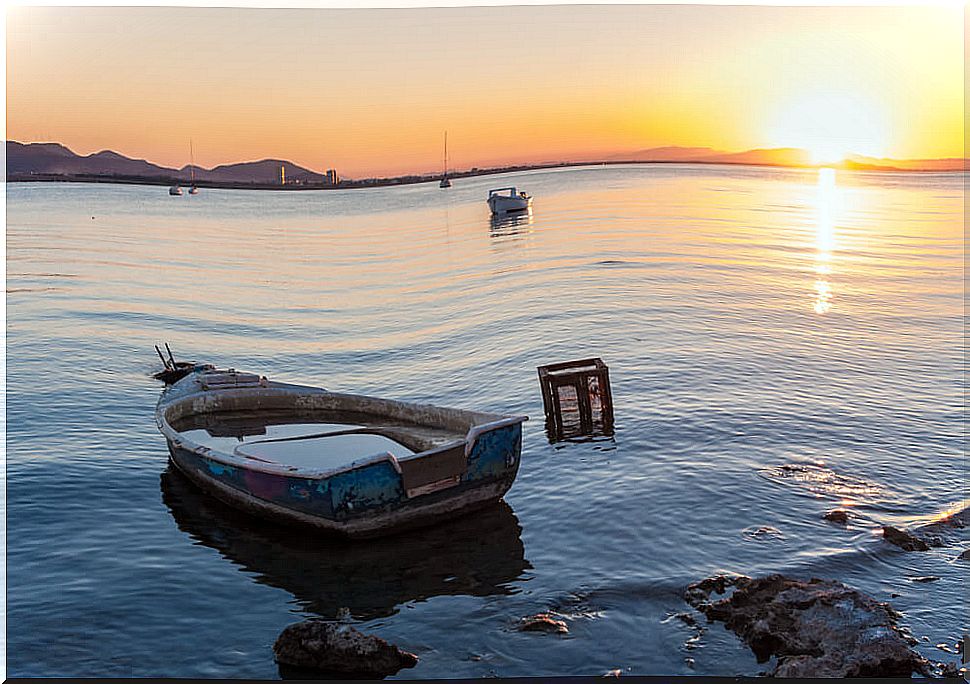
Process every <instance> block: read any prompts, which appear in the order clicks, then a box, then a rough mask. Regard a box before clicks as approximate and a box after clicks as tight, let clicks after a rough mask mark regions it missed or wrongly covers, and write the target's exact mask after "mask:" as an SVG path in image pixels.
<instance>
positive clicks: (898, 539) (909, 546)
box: [882, 525, 930, 551]
mask: <svg viewBox="0 0 970 684" xmlns="http://www.w3.org/2000/svg"><path fill="white" fill-rule="evenodd" d="M882 537H883V539H885V540H886V541H887V542H889V543H890V544H895V545H896V546H898V547H899V548H901V549H902V550H903V551H929V550H930V547H929V544H927V543H926V542H925V541H923V540H922V539H920V538H919V537H917V536H915V535H913V534H910V533H909V532H906V531H904V530H901V529H899V528H898V527H893V526H892V525H883V528H882Z"/></svg>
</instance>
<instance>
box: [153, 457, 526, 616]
mask: <svg viewBox="0 0 970 684" xmlns="http://www.w3.org/2000/svg"><path fill="white" fill-rule="evenodd" d="M161 488H162V501H163V502H164V503H165V505H167V506H168V508H169V510H170V511H171V513H172V517H173V518H174V519H175V523H176V525H178V528H179V529H180V530H182V531H183V532H185V533H186V534H188V535H189V536H190V537H191V538H192V539H194V540H196V541H198V542H199V543H201V544H203V545H205V546H209V547H211V548H213V549H216V550H217V551H218V552H219V553H221V554H222V555H223V556H224V557H225V558H226V559H228V560H229V561H231V562H233V563H235V564H237V565H239V566H241V567H242V568H243V569H244V570H246V571H248V572H252V573H255V575H256V577H255V579H256V581H257V582H260V583H262V584H266V585H269V586H273V587H277V588H279V589H283V590H285V591H288V592H289V593H291V594H293V596H294V597H295V598H296V600H297V601H298V602H299V603H300V604H301V607H302V608H303V609H304V610H306V611H308V612H312V613H316V614H317V615H319V616H321V617H325V618H335V617H337V616H338V615H340V614H341V613H344V611H343V610H342V609H347V610H349V611H350V616H351V617H353V618H355V619H371V618H377V617H386V616H388V615H393V614H394V613H396V612H397V607H398V606H399V605H401V604H402V603H407V602H409V601H416V600H421V599H426V598H431V597H434V596H442V595H469V596H492V595H498V594H511V593H515V592H516V589H515V588H514V587H513V586H511V585H512V583H513V582H514V581H515V580H516V579H518V578H519V577H520V576H521V575H522V573H523V572H524V571H526V570H529V569H531V568H532V566H531V565H530V564H529V562H528V561H527V560H525V547H524V546H523V544H522V539H521V533H522V528H521V527H520V526H519V521H518V519H517V518H516V517H515V514H514V513H513V512H512V509H511V507H510V506H509V505H508V504H507V503H505V502H504V501H499V502H497V503H496V504H495V505H494V506H489V507H487V508H484V509H481V510H479V511H477V512H475V513H471V514H469V515H467V516H464V517H461V518H457V519H454V520H451V521H449V522H447V523H444V524H442V525H440V526H437V527H430V528H424V529H420V530H415V531H413V532H409V533H405V534H401V535H398V536H395V537H386V538H381V539H376V540H373V541H371V540H360V541H353V542H348V541H344V540H341V539H334V538H330V537H326V536H324V535H320V534H315V533H314V531H313V530H307V529H306V528H289V527H283V526H280V525H277V524H274V523H270V522H265V521H263V520H261V519H259V518H255V517H252V516H250V515H247V514H246V513H242V512H240V511H237V510H236V509H233V508H230V507H228V506H226V505H224V504H222V503H220V502H219V501H217V500H215V499H213V498H212V497H209V496H206V495H205V494H203V493H202V492H201V491H199V490H198V489H197V488H196V487H195V486H194V485H193V484H192V483H191V482H190V481H189V480H187V479H186V477H185V476H184V475H182V474H181V473H179V472H178V471H177V470H175V469H173V468H172V466H171V465H169V467H168V468H167V469H166V470H165V471H164V472H163V473H162V476H161Z"/></svg>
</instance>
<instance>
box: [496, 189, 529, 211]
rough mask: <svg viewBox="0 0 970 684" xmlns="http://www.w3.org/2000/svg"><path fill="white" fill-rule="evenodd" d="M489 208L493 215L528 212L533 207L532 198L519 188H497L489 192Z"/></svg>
mask: <svg viewBox="0 0 970 684" xmlns="http://www.w3.org/2000/svg"><path fill="white" fill-rule="evenodd" d="M487 202H488V208H489V209H491V210H492V213H493V214H507V213H509V212H513V211H527V210H528V209H529V208H530V207H531V206H532V196H531V195H527V194H526V193H524V192H519V191H518V189H517V188H497V189H495V190H489V191H488V200H487Z"/></svg>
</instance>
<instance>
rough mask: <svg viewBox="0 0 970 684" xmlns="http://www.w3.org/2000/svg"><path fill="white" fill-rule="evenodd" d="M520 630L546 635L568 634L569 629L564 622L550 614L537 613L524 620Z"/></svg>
mask: <svg viewBox="0 0 970 684" xmlns="http://www.w3.org/2000/svg"><path fill="white" fill-rule="evenodd" d="M519 630H520V631H523V632H543V633H545V634H568V633H569V627H567V626H566V623H565V622H563V621H562V620H557V619H556V618H554V617H553V616H552V615H550V614H549V613H536V614H535V615H530V616H529V617H527V618H522V622H521V623H520V624H519Z"/></svg>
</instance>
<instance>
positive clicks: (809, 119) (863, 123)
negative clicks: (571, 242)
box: [769, 91, 888, 165]
mask: <svg viewBox="0 0 970 684" xmlns="http://www.w3.org/2000/svg"><path fill="white" fill-rule="evenodd" d="M887 134H888V126H887V124H886V113H885V112H884V111H883V110H881V108H880V107H879V106H878V103H877V102H875V101H873V100H867V99H866V98H865V97H863V96H862V95H861V94H859V93H850V92H832V91H814V92H805V93H800V94H798V95H797V96H793V97H790V98H788V99H786V100H782V101H780V102H779V103H778V106H777V107H776V109H775V112H774V116H773V120H772V121H771V123H770V131H769V137H770V139H771V143H772V144H773V145H775V146H778V147H797V148H801V149H804V150H807V151H808V153H809V154H810V155H811V160H812V163H813V164H818V165H826V164H837V163H839V162H841V161H843V160H844V159H845V158H846V157H847V156H849V155H852V154H859V155H864V156H867V157H881V156H884V155H885V153H886V148H887V137H888V135H887Z"/></svg>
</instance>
